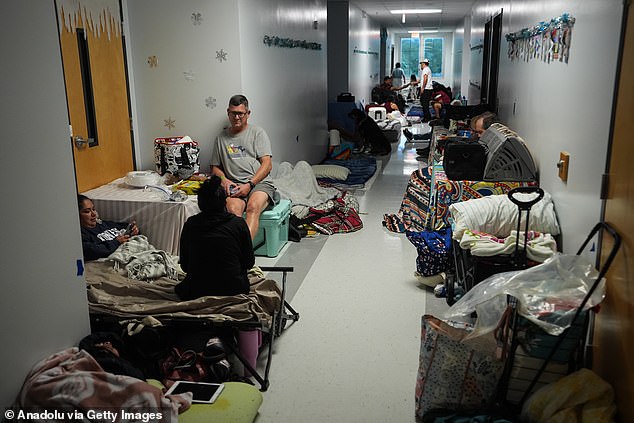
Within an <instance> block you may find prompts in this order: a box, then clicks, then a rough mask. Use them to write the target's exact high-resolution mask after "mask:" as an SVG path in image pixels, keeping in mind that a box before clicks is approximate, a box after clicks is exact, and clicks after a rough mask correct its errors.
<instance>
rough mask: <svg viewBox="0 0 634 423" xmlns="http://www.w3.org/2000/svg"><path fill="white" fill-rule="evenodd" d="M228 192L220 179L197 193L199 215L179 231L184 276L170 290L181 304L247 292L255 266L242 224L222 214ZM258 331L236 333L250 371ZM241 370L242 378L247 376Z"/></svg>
mask: <svg viewBox="0 0 634 423" xmlns="http://www.w3.org/2000/svg"><path fill="white" fill-rule="evenodd" d="M226 204H227V193H226V191H225V187H224V186H223V184H222V181H221V179H220V177H219V176H216V175H214V176H212V177H211V178H209V179H208V180H206V181H205V182H203V183H202V185H201V186H200V189H199V190H198V206H199V207H200V210H201V211H200V213H198V214H197V215H195V216H192V217H190V218H189V219H187V221H186V222H185V225H184V226H183V231H182V232H181V242H180V264H181V267H182V268H183V270H184V271H185V272H186V273H187V275H186V276H185V279H184V280H183V281H182V282H181V283H179V284H178V285H176V287H175V288H174V291H175V292H176V295H178V296H179V297H180V298H181V299H183V300H193V299H196V298H199V297H204V296H208V295H238V294H248V293H249V291H250V286H249V278H248V272H249V269H251V268H252V267H253V266H254V265H255V255H254V253H253V244H252V242H251V234H250V233H249V227H248V226H247V223H246V222H245V221H244V219H242V217H238V216H236V215H234V214H233V213H229V212H228V211H227V209H226ZM261 336H262V335H261V333H260V331H257V330H245V331H239V332H238V344H239V346H240V351H241V352H242V355H243V356H244V358H245V359H246V360H247V361H248V362H249V364H250V365H251V366H252V367H253V368H255V366H256V364H257V357H258V349H259V346H260V344H261V341H262V337H261ZM249 374H250V373H249V372H248V371H245V376H249Z"/></svg>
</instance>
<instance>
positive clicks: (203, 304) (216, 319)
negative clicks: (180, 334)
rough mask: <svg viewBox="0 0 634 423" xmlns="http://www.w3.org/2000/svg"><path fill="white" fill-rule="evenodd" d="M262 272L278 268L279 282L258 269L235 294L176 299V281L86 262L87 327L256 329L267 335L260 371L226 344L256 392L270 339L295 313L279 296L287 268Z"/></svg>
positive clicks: (264, 378)
mask: <svg viewBox="0 0 634 423" xmlns="http://www.w3.org/2000/svg"><path fill="white" fill-rule="evenodd" d="M261 270H262V271H263V272H264V271H266V272H281V273H282V284H281V285H282V286H281V289H280V287H279V286H278V284H277V283H276V282H275V281H274V280H272V279H267V278H264V277H263V276H262V275H261V274H260V275H258V274H255V273H251V274H250V275H249V279H250V283H251V292H250V293H249V294H240V295H235V296H207V297H201V298H198V299H195V300H191V301H181V300H180V299H179V298H178V297H177V296H176V294H175V293H174V285H176V284H177V282H176V281H174V280H171V279H168V278H166V277H161V278H158V279H154V280H152V281H151V282H146V281H139V280H133V279H129V278H127V277H126V276H125V275H122V274H120V273H119V272H117V271H115V270H114V269H113V268H112V264H110V263H107V262H88V263H86V272H85V276H86V282H87V289H88V305H89V312H90V318H91V328H92V330H93V331H98V330H104V329H107V328H113V327H117V328H119V329H120V330H122V329H123V327H124V326H123V325H127V324H130V323H132V324H139V323H142V324H144V323H148V319H149V320H150V321H151V322H154V323H155V324H160V325H163V326H167V327H175V328H179V329H182V328H190V329H191V328H196V329H198V328H200V330H214V331H215V330H217V331H219V332H222V331H226V330H255V329H258V330H261V331H262V333H263V334H264V335H265V336H266V338H267V341H268V342H267V344H268V345H267V348H266V354H267V356H266V366H265V369H264V373H263V374H260V373H258V372H257V371H256V369H253V368H252V367H251V366H250V365H249V363H247V361H246V360H245V359H244V357H243V356H242V354H240V352H239V350H238V348H237V345H236V342H235V340H234V339H233V337H232V336H229V337H226V339H225V341H226V345H228V347H229V348H230V349H231V350H232V352H234V353H235V355H236V357H237V358H238V360H240V362H241V363H242V364H243V365H244V366H245V367H246V368H247V369H248V370H249V371H250V372H251V374H252V375H253V377H254V378H255V379H256V381H257V382H258V383H259V385H260V389H261V390H262V391H266V390H267V389H268V386H269V378H268V376H269V371H270V366H271V358H272V350H273V344H274V341H275V338H276V337H278V336H279V335H280V334H281V332H282V330H283V329H284V328H285V326H286V323H287V322H288V321H289V320H292V321H297V320H298V319H299V313H297V312H296V311H295V310H294V309H293V308H292V307H291V306H290V304H288V302H287V301H286V300H285V295H286V276H287V273H288V272H292V271H293V268H292V267H263V268H261Z"/></svg>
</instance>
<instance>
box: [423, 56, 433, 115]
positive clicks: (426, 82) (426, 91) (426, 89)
mask: <svg viewBox="0 0 634 423" xmlns="http://www.w3.org/2000/svg"><path fill="white" fill-rule="evenodd" d="M420 69H421V73H420V75H421V76H420V105H421V106H422V108H423V122H429V121H430V120H431V113H429V102H430V101H431V97H432V94H433V92H434V90H433V86H432V83H431V69H430V68H429V59H423V60H422V61H421V62H420Z"/></svg>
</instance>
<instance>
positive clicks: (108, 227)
mask: <svg viewBox="0 0 634 423" xmlns="http://www.w3.org/2000/svg"><path fill="white" fill-rule="evenodd" d="M77 205H78V206H79V224H80V226H81V244H82V247H83V250H84V260H86V261H88V260H97V259H99V258H104V257H108V256H109V255H110V254H112V253H113V252H114V251H115V250H116V249H117V247H119V245H121V244H123V243H124V242H128V240H129V239H130V237H131V236H133V235H138V234H139V228H138V227H137V226H136V223H135V222H132V223H131V224H127V223H120V222H110V221H107V220H101V219H99V215H98V214H97V210H95V205H94V203H93V202H92V200H91V199H90V198H88V197H86V196H85V195H81V194H79V195H77ZM128 226H129V227H128Z"/></svg>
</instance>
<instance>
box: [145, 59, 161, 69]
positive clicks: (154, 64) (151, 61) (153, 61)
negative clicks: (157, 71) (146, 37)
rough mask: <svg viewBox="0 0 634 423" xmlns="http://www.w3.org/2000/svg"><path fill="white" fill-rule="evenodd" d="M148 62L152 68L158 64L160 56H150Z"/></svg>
mask: <svg viewBox="0 0 634 423" xmlns="http://www.w3.org/2000/svg"><path fill="white" fill-rule="evenodd" d="M147 64H148V65H150V67H151V68H155V67H157V66H158V57H156V56H148V58H147Z"/></svg>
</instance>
